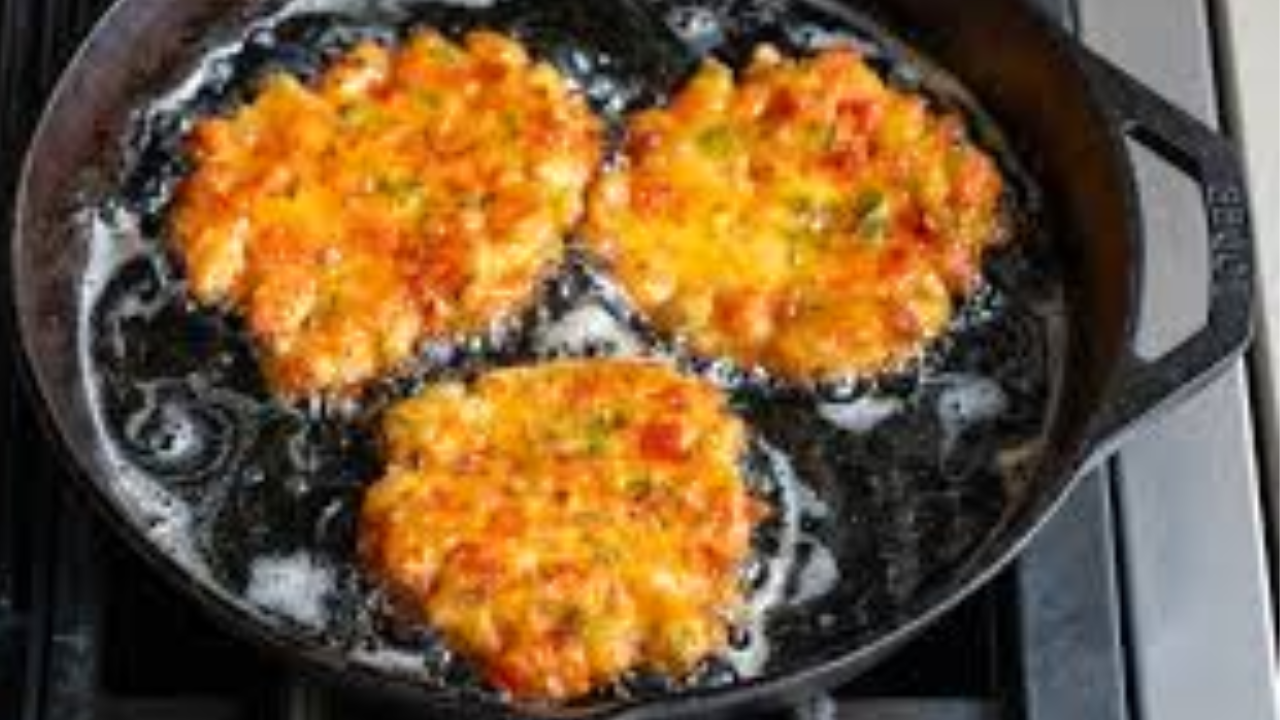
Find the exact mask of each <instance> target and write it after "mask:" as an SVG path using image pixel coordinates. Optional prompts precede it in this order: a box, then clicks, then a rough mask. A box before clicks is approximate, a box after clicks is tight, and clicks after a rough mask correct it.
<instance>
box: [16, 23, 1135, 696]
mask: <svg viewBox="0 0 1280 720" xmlns="http://www.w3.org/2000/svg"><path fill="white" fill-rule="evenodd" d="M250 1H251V2H253V1H256V0H250ZM140 4H141V3H139V1H138V0H115V1H114V2H113V3H112V4H111V6H110V7H109V8H108V9H107V10H106V11H105V12H104V13H103V15H102V16H101V17H100V18H99V20H98V21H97V22H96V23H95V24H94V25H93V27H92V29H91V30H90V31H89V33H88V34H87V35H86V36H85V39H84V40H83V41H82V42H81V44H80V45H79V46H78V48H77V50H76V51H75V53H74V54H73V55H72V56H71V57H70V59H69V60H68V61H67V63H66V65H65V66H64V69H63V71H62V72H61V74H60V75H59V78H58V80H57V82H56V84H55V85H54V86H53V89H52V90H51V92H50V93H49V94H48V99H47V101H46V104H45V106H44V108H43V111H42V113H41V115H40V119H39V121H38V123H37V124H36V126H35V129H34V131H33V132H32V134H31V135H30V140H29V143H28V146H27V148H26V151H25V155H24V159H23V162H22V165H21V170H20V175H19V178H20V179H19V183H18V185H17V190H16V194H15V202H14V206H13V208H14V212H13V216H12V220H11V226H10V232H11V237H12V242H11V246H10V250H9V258H8V260H9V264H8V271H9V273H10V277H9V278H8V280H9V283H8V285H9V292H10V297H9V303H7V305H8V306H9V309H8V312H9V313H10V314H11V317H13V318H14V319H16V322H15V323H14V324H13V327H14V328H15V329H16V331H17V340H18V342H17V345H18V346H19V348H20V353H18V355H19V363H18V366H19V374H20V375H21V376H22V379H23V383H22V384H23V386H24V387H25V389H26V390H27V392H28V393H29V394H30V395H31V396H32V398H33V399H35V400H36V401H35V402H33V403H31V404H32V407H33V408H34V410H35V415H36V416H37V418H38V420H39V424H40V425H41V428H42V431H43V432H44V434H45V435H46V436H47V438H48V439H49V441H50V442H52V443H53V444H54V445H55V447H57V448H58V450H59V452H58V453H57V454H58V457H59V460H60V461H61V464H62V466H63V467H64V468H65V469H66V470H67V471H68V474H70V475H73V476H75V477H76V478H77V481H76V482H74V483H73V485H84V484H87V485H89V486H90V488H91V489H90V488H84V487H80V488H78V490H79V491H81V492H83V493H84V494H85V495H86V496H87V497H89V498H90V501H91V504H92V505H93V506H94V507H95V508H97V510H98V511H99V512H101V513H103V516H105V518H106V519H107V520H108V524H109V525H112V526H113V527H114V528H115V531H116V532H117V535H118V536H119V537H121V538H123V539H124V540H125V542H126V544H128V545H129V546H130V547H132V548H134V550H135V551H136V552H137V553H138V554H139V555H141V556H142V557H143V558H145V560H146V561H147V563H148V564H149V565H151V566H152V567H154V568H156V570H157V571H158V573H159V574H160V575H161V576H162V577H165V578H166V579H167V580H166V581H167V582H169V583H170V584H171V586H172V587H173V588H175V589H176V590H178V591H179V592H180V593H182V594H184V595H186V596H188V597H191V598H193V599H194V600H195V601H196V603H197V604H198V605H200V606H201V607H202V608H204V609H205V610H206V611H207V612H208V613H209V615H210V616H211V617H213V618H215V620H217V622H218V624H219V626H221V627H223V628H225V629H227V630H228V631H230V632H231V633H232V634H233V635H235V636H237V637H240V638H242V639H246V640H248V641H251V642H252V643H255V644H257V645H260V646H264V647H266V648H268V649H270V650H271V651H272V652H273V653H275V654H277V655H278V656H279V657H281V658H283V659H286V660H288V661H291V662H292V663H293V664H294V665H296V666H299V667H301V668H302V669H304V670H312V671H319V672H321V673H323V674H332V675H333V677H334V679H336V680H343V681H350V680H352V679H353V678H352V675H355V676H356V677H355V679H356V680H357V681H358V682H359V683H361V684H363V685H366V686H379V687H380V688H381V689H383V690H387V691H391V692H392V693H393V694H397V695H404V696H405V697H411V698H414V699H421V700H422V701H424V702H425V704H427V705H428V706H431V707H441V708H443V707H456V705H457V703H458V702H480V703H482V706H483V709H484V710H486V711H492V712H495V713H499V714H501V713H513V712H519V711H522V710H525V709H526V708H521V707H519V706H512V705H508V704H506V703H505V702H502V701H500V700H497V699H491V698H484V697H476V696H471V695H468V694H467V693H465V692H462V691H459V690H458V689H456V688H434V687H431V686H427V685H423V684H421V683H417V682H414V681H413V680H412V679H411V678H409V677H406V676H404V675H400V674H395V673H386V672H379V671H377V670H376V669H374V668H371V667H369V666H367V665H364V664H362V663H359V662H352V661H351V660H350V658H349V657H347V656H346V655H345V654H342V653H340V652H335V651H334V650H333V649H332V648H328V647H325V646H322V645H318V644H316V643H314V642H312V641H309V640H308V639H307V638H306V637H305V636H304V635H302V634H300V633H295V632H289V630H288V628H287V627H286V626H281V625H274V624H272V623H271V622H269V621H268V620H266V619H264V618H263V617H261V616H258V615H255V614H253V613H251V612H249V611H248V610H247V609H246V608H245V607H244V606H243V605H242V604H238V603H236V602H234V601H233V600H232V599H231V598H230V597H229V596H227V595H226V594H225V593H222V592H219V591H218V590H217V589H216V586H214V585H212V584H211V583H209V582H207V581H205V580H202V579H200V578H198V577H195V576H193V574H192V573H191V572H190V569H189V568H187V567H185V566H184V565H183V564H182V563H181V562H180V561H179V560H178V559H177V558H175V557H174V556H173V555H172V554H171V553H168V552H165V551H164V549H163V548H162V547H161V546H159V545H158V544H157V543H155V542H154V540H153V539H152V538H151V537H150V536H148V535H147V533H146V532H144V530H143V529H142V528H141V527H140V526H139V523H138V519H137V517H136V516H135V515H134V514H132V513H131V511H130V510H129V509H128V508H127V507H125V506H124V504H123V503H122V501H121V498H120V496H119V493H118V492H115V491H113V490H112V485H113V484H114V481H113V479H112V477H111V473H110V472H109V468H106V467H104V466H103V464H102V463H101V462H100V458H95V457H93V453H91V452H89V451H88V448H85V447H81V446H77V445H76V444H75V443H72V442H69V441H68V437H69V436H70V435H71V433H70V432H69V431H68V427H69V421H68V418H67V417H65V413H64V412H63V409H62V407H61V406H60V405H59V404H58V403H56V402H54V401H53V392H52V388H53V387H54V383H55V382H56V380H55V379H54V378H52V377H50V376H49V375H48V374H46V373H45V372H44V371H42V369H41V367H42V364H41V363H40V362H39V357H38V352H39V350H38V348H37V347H36V346H35V345H34V344H33V338H34V336H35V334H36V332H37V328H38V324H39V320H40V318H39V317H38V316H37V311H36V309H35V308H34V307H32V302H31V295H32V293H31V292H30V291H29V290H28V289H27V288H28V285H29V283H30V282H31V278H29V277H26V273H23V272H20V270H21V269H22V268H24V267H25V266H26V265H28V264H29V263H26V262H24V261H23V260H22V258H23V255H24V253H25V252H26V251H25V250H24V248H25V247H27V246H28V244H29V243H31V242H34V240H33V239H32V238H35V237H37V236H38V233H37V228H36V225H37V224H38V221H37V219H36V218H35V217H33V215H34V213H33V210H32V202H33V201H32V199H31V195H32V193H33V189H32V183H33V180H32V176H33V175H34V173H35V166H36V164H37V163H38V162H39V158H38V157H37V156H38V155H40V154H42V153H41V152H40V150H41V149H42V148H43V147H44V146H45V145H47V143H48V142H49V141H48V137H49V133H50V130H49V127H50V125H51V124H52V123H53V122H54V117H55V115H56V114H58V113H59V111H60V109H61V108H62V106H63V105H64V104H66V103H67V102H68V99H69V97H70V92H71V90H72V86H73V84H74V81H75V80H76V79H77V78H79V77H81V76H83V75H84V73H85V71H86V67H88V66H89V65H90V61H91V59H92V57H93V53H94V52H95V50H96V45H95V41H96V39H98V38H100V37H102V36H103V35H104V34H105V33H106V32H107V30H109V29H110V28H112V27H114V26H115V25H116V24H118V23H120V22H122V18H123V17H124V16H125V14H126V13H128V12H130V11H132V10H134V9H136V8H137V7H138V6H139V5H140ZM235 4H238V5H244V4H245V3H244V2H241V1H240V0H237V2H236V3H235ZM1020 12H1023V13H1024V14H1026V15H1027V16H1028V19H1029V20H1030V21H1031V22H1033V23H1035V24H1036V26H1037V28H1038V31H1039V32H1040V33H1041V34H1042V35H1043V37H1044V38H1045V40H1046V43H1047V44H1048V45H1051V46H1052V47H1053V50H1054V51H1055V52H1058V53H1060V54H1061V55H1062V56H1063V57H1065V58H1067V59H1068V60H1069V61H1070V62H1071V65H1072V69H1073V70H1074V71H1076V72H1077V73H1080V70H1081V68H1080V64H1079V60H1078V58H1077V57H1076V54H1075V53H1074V52H1073V51H1072V47H1071V46H1072V44H1073V43H1074V41H1073V40H1072V39H1071V38H1069V37H1068V36H1067V35H1066V34H1065V32H1064V31H1062V30H1061V29H1059V28H1057V27H1054V26H1052V25H1050V24H1049V23H1048V22H1047V21H1046V20H1044V19H1043V18H1040V17H1038V16H1035V14H1034V13H1033V12H1031V11H1030V10H1026V9H1023V10H1020ZM1080 74H1082V73H1080ZM1082 85H1083V86H1084V87H1085V95H1086V97H1087V101H1088V104H1089V105H1090V110H1091V111H1092V112H1093V113H1094V114H1095V116H1096V117H1097V118H1098V119H1099V122H1100V124H1102V125H1104V126H1105V128H1106V133H1105V136H1106V141H1107V145H1108V147H1107V154H1108V155H1109V157H1110V159H1111V161H1112V163H1113V167H1112V171H1113V172H1114V173H1115V175H1116V176H1117V177H1118V178H1120V180H1121V183H1122V188H1123V191H1124V193H1123V194H1124V197H1123V198H1121V200H1122V202H1123V203H1124V205H1125V207H1126V209H1129V210H1132V208H1133V207H1134V205H1135V203H1136V192H1137V191H1136V186H1135V185H1134V179H1133V174H1132V171H1131V163H1130V161H1129V157H1128V154H1127V153H1126V152H1124V149H1123V144H1122V140H1121V136H1120V134H1119V133H1118V131H1117V129H1116V128H1115V127H1114V125H1113V124H1112V123H1111V122H1109V121H1108V117H1107V113H1106V112H1105V111H1104V108H1105V107H1106V103H1105V102H1104V101H1103V100H1102V98H1101V97H1100V96H1099V95H1098V94H1097V93H1096V92H1095V91H1094V89H1093V88H1092V87H1091V86H1090V85H1089V84H1088V83H1087V82H1083V79H1082ZM1126 240H1127V241H1128V242H1129V243H1130V244H1131V245H1132V246H1135V247H1133V248H1131V249H1133V250H1135V251H1136V252H1137V253H1139V254H1140V252H1141V248H1140V247H1137V246H1139V245H1140V244H1141V243H1137V242H1135V241H1134V237H1133V234H1132V233H1131V232H1130V233H1127V235H1126ZM1133 272H1134V268H1132V267H1131V268H1130V269H1129V274H1130V277H1129V278H1128V279H1127V280H1128V282H1127V287H1128V290H1129V292H1130V293H1133V292H1136V291H1137V289H1136V283H1135V282H1134V278H1133V277H1132V274H1133ZM1130 300H1132V298H1130ZM1135 322H1136V319H1135V317H1134V316H1133V315H1132V314H1129V315H1128V316H1127V317H1126V319H1125V323H1126V327H1125V331H1126V332H1129V331H1131V330H1132V326H1133V323H1135ZM74 392H77V393H82V392H84V388H82V387H81V388H77V389H75V390H74ZM1095 450H1096V449H1093V448H1080V447H1076V448H1072V449H1069V450H1066V449H1064V453H1063V455H1062V457H1063V458H1064V460H1063V462H1062V463H1061V464H1062V467H1061V468H1059V469H1058V471H1057V473H1056V474H1057V476H1058V477H1057V478H1056V479H1055V480H1056V481H1055V482H1051V483H1046V484H1045V485H1044V486H1042V487H1041V488H1040V489H1039V491H1038V492H1037V493H1036V497H1035V499H1033V500H1029V501H1028V503H1027V504H1026V505H1024V506H1023V507H1021V508H1019V510H1018V512H1017V513H1016V514H1015V515H1014V516H1013V517H1011V518H1008V519H1006V520H1005V521H1003V522H1002V523H1001V524H1000V525H997V526H995V527H994V528H993V529H992V534H991V536H990V538H989V539H988V540H986V541H984V542H983V543H982V544H981V545H980V546H979V548H978V549H977V550H975V551H974V552H973V553H972V554H971V555H970V557H968V558H966V560H965V562H964V563H963V565H964V566H965V567H964V569H963V570H960V571H958V572H957V576H956V578H957V579H956V580H955V581H954V582H953V583H950V584H946V585H944V586H942V587H940V588H936V589H935V591H934V592H932V593H928V594H927V595H925V596H920V597H917V598H913V601H912V602H911V603H910V604H909V605H908V606H907V607H906V608H905V609H904V613H903V617H904V619H903V620H902V621H900V622H898V623H895V624H892V625H887V626H884V627H881V628H877V630H876V632H875V633H874V634H873V635H871V636H870V637H869V638H868V639H866V640H865V641H862V642H858V643H856V646H854V644H853V643H849V642H848V641H846V644H847V645H850V646H853V647H851V648H844V649H840V650H838V651H833V652H827V653H823V657H822V659H815V660H813V661H809V662H802V663H797V665H800V666H801V667H797V668H793V669H789V670H788V671H786V672H778V671H774V672H772V673H765V674H762V675H761V676H758V677H755V678H750V679H746V680H740V681H737V682H735V683H732V684H730V685H726V686H723V687H712V688H690V689H686V690H681V691H677V692H675V693H672V694H668V695H663V696H658V697H654V698H646V699H641V700H627V701H622V702H620V703H619V704H617V705H602V706H600V707H598V708H595V709H593V708H591V707H589V706H588V707H585V708H581V709H575V708H572V707H569V708H566V709H565V710H564V711H563V712H553V713H551V714H550V716H553V717H559V716H572V717H589V718H594V717H616V718H635V719H637V720H638V719H640V718H649V717H678V716H689V715H693V714H695V713H705V712H712V711H723V710H727V709H729V708H732V707H736V706H740V705H744V704H748V703H753V704H754V703H758V704H761V705H767V704H777V703H780V702H782V701H784V699H785V698H787V697H791V696H794V695H796V694H798V693H799V692H801V691H803V689H804V688H809V687H826V686H829V685H831V684H834V683H836V682H839V681H842V680H846V679H848V678H850V677H852V676H853V675H855V674H857V673H858V672H860V671H861V670H863V669H865V668H866V667H868V666H869V665H871V664H873V663H875V662H876V661H878V660H879V659H881V658H882V657H884V656H885V655H886V654H888V653H889V652H891V651H892V650H894V649H896V648H898V647H900V646H901V645H903V644H905V643H906V642H908V641H909V640H910V639H912V638H914V637H915V636H917V635H918V634H919V633H920V632H921V631H923V630H924V629H926V628H927V627H929V626H931V625H932V624H933V623H934V622H935V621H936V620H937V619H938V618H940V617H942V616H943V615H945V614H947V613H948V612H949V611H950V610H952V609H953V608H954V607H955V606H956V605H958V604H960V603H961V602H962V601H964V600H965V599H967V598H968V597H970V596H971V595H972V594H973V593H974V592H975V591H976V590H977V589H978V588H980V587H982V586H984V585H986V584H987V583H988V582H989V581H990V580H991V579H992V578H993V577H994V576H995V575H997V574H998V573H999V572H1001V571H1002V570H1003V569H1004V568H1005V567H1007V565H1008V564H1009V562H1010V561H1011V560H1012V559H1013V558H1014V557H1016V556H1017V555H1018V554H1019V553H1020V552H1021V550H1022V549H1023V547H1025V545H1026V544H1027V543H1029V542H1030V540H1031V539H1032V538H1033V537H1034V536H1035V535H1036V532H1037V530H1038V529H1039V528H1040V527H1041V526H1042V525H1043V524H1044V523H1046V522H1047V521H1048V520H1049V519H1050V518H1051V517H1053V515H1054V514H1055V513H1056V510H1057V508H1058V507H1060V506H1061V505H1062V504H1063V503H1064V502H1065V500H1066V498H1067V497H1068V495H1069V493H1070V492H1071V491H1072V490H1073V489H1074V488H1075V487H1077V486H1078V484H1079V481H1080V479H1081V477H1082V476H1083V475H1084V473H1085V472H1086V470H1087V469H1088V467H1089V466H1090V465H1091V462H1092V461H1093V460H1094V459H1095V458H1096V455H1097V452H1095Z"/></svg>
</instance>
